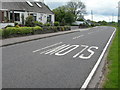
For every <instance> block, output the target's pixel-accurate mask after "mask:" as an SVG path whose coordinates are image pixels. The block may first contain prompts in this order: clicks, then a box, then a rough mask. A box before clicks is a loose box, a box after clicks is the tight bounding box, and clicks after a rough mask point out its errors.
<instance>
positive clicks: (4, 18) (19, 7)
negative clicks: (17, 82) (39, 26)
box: [0, 0, 55, 24]
mask: <svg viewBox="0 0 120 90" xmlns="http://www.w3.org/2000/svg"><path fill="white" fill-rule="evenodd" d="M12 1H14V2H12ZM29 15H32V16H33V17H34V20H35V21H39V22H42V23H43V24H45V23H47V22H50V23H54V21H55V20H54V18H55V16H54V13H53V12H52V11H51V10H50V9H49V7H48V6H47V5H45V3H43V2H35V1H28V0H19V1H18V0H17V2H16V1H15V0H5V1H3V0H1V1H0V23H1V24H6V23H7V24H9V23H14V22H17V23H19V24H23V23H24V21H25V19H26V18H27V17H28V16H29Z"/></svg>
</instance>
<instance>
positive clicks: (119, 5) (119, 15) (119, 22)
mask: <svg viewBox="0 0 120 90" xmlns="http://www.w3.org/2000/svg"><path fill="white" fill-rule="evenodd" d="M118 25H119V26H120V1H119V2H118Z"/></svg>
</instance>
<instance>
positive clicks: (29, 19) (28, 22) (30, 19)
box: [25, 16, 34, 27]
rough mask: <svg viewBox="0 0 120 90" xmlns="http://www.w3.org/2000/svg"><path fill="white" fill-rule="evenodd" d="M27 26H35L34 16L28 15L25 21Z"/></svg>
mask: <svg viewBox="0 0 120 90" xmlns="http://www.w3.org/2000/svg"><path fill="white" fill-rule="evenodd" d="M25 26H28V27H33V26H34V18H33V16H28V17H27V18H26V21H25Z"/></svg>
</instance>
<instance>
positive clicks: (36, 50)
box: [33, 42, 62, 53]
mask: <svg viewBox="0 0 120 90" xmlns="http://www.w3.org/2000/svg"><path fill="white" fill-rule="evenodd" d="M61 43H62V42H59V43H55V44H53V45H50V46H47V47H44V48H41V49H37V50H35V51H33V53H35V52H38V51H41V50H44V49H47V48H50V47H53V46H56V45H59V44H61Z"/></svg>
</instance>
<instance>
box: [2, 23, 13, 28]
mask: <svg viewBox="0 0 120 90" xmlns="http://www.w3.org/2000/svg"><path fill="white" fill-rule="evenodd" d="M7 25H11V26H14V23H0V29H1V28H4V27H6V26H7Z"/></svg>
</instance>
